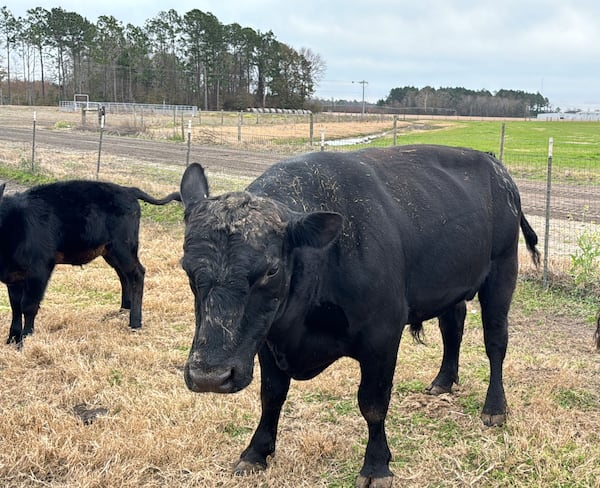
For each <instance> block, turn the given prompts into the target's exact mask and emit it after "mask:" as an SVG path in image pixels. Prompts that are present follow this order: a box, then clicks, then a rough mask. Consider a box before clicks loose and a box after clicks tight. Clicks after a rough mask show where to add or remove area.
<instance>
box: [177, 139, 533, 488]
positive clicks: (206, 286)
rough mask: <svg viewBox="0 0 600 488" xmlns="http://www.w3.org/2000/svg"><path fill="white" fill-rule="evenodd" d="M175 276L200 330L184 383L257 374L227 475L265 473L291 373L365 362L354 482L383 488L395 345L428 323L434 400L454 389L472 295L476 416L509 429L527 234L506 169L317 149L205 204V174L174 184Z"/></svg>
mask: <svg viewBox="0 0 600 488" xmlns="http://www.w3.org/2000/svg"><path fill="white" fill-rule="evenodd" d="M180 191H181V197H182V201H183V203H184V205H185V221H186V232H185V242H184V256H183V259H182V266H183V268H184V269H185V271H186V272H187V274H188V276H189V281H190V285H191V288H192V291H193V293H194V296H195V316H196V330H195V335H194V339H193V343H192V348H191V351H190V355H189V358H188V361H187V363H186V365H185V373H184V376H185V381H186V384H187V386H188V387H189V388H190V389H191V390H192V391H195V392H220V393H233V392H236V391H239V390H241V389H243V388H244V387H246V386H247V385H248V384H249V383H250V382H251V380H252V374H253V365H254V363H253V359H254V356H255V355H256V354H257V353H258V357H259V361H260V366H261V379H262V382H261V398H262V416H261V419H260V423H259V425H258V428H257V430H256V432H255V433H254V436H253V437H252V440H251V441H250V444H249V446H248V447H247V448H246V450H245V451H244V452H243V453H242V454H241V458H240V460H239V461H238V463H237V465H236V467H235V471H236V472H246V471H252V470H254V469H260V468H264V467H265V466H266V463H267V457H268V456H269V455H271V454H272V453H273V452H274V450H275V438H276V434H277V425H278V421H279V416H280V412H281V408H282V405H283V403H284V401H285V398H286V395H287V392H288V389H289V386H290V380H291V378H294V379H299V380H305V379H310V378H312V377H314V376H316V375H317V374H319V373H320V372H321V371H323V370H324V369H325V368H327V367H328V366H329V365H330V364H332V363H333V362H334V361H335V360H336V359H338V358H340V357H341V356H349V357H352V358H354V359H356V360H357V361H358V362H359V364H360V371H361V381H360V386H359V389H358V402H359V406H360V411H361V413H362V415H363V416H364V418H365V420H366V422H367V425H368V434H369V438H368V443H367V448H366V453H365V459H364V465H363V467H362V469H361V471H360V475H359V477H358V481H357V486H371V487H375V486H377V487H380V486H389V485H391V480H392V473H391V472H390V470H389V466H388V465H389V461H390V458H391V454H390V450H389V448H388V445H387V440H386V436H385V430H384V422H385V418H386V413H387V409H388V404H389V401H390V395H391V388H392V378H393V374H394V368H395V365H396V359H397V354H398V347H399V344H400V337H401V335H402V331H403V329H404V326H405V324H410V325H411V328H412V329H413V331H414V332H418V330H419V329H420V327H421V323H422V321H424V320H427V319H431V318H434V317H438V319H439V327H440V329H441V333H442V338H443V344H444V354H443V360H442V364H441V367H440V370H439V373H438V375H437V376H436V377H435V379H434V380H433V382H432V384H431V386H430V387H429V388H428V390H429V391H430V392H431V393H434V394H437V393H441V392H449V391H451V388H452V385H453V383H454V382H457V381H458V362H459V349H460V343H461V340H462V334H463V325H464V319H465V311H466V304H465V301H466V300H471V299H473V298H474V297H475V295H476V294H477V295H478V298H479V302H480V305H481V314H482V322H483V330H484V338H485V347H486V353H487V355H488V358H489V362H490V383H489V388H488V392H487V396H486V399H485V404H484V406H483V411H482V414H481V418H482V420H483V422H484V423H485V424H486V425H499V424H502V423H503V422H504V421H505V417H506V400H505V395H504V387H503V384H502V364H503V360H504V357H505V353H506V348H507V340H508V324H507V315H508V311H509V307H510V303H511V299H512V295H513V291H514V288H515V283H516V278H517V267H518V263H517V244H518V238H519V227H520V228H521V229H522V231H523V234H524V236H525V241H526V244H527V247H528V249H529V251H530V253H531V254H532V257H533V258H534V261H536V263H537V262H539V253H538V251H537V249H536V247H535V246H536V244H537V236H536V234H535V232H534V231H533V229H532V228H531V227H530V225H529V223H528V222H527V220H526V219H525V216H524V215H523V213H522V211H521V203H520V197H519V193H518V190H517V187H516V186H515V184H514V182H513V181H512V179H511V177H510V176H509V174H508V172H507V171H506V169H505V168H504V167H503V166H502V164H501V163H500V162H498V161H497V160H496V159H495V158H494V157H492V156H490V155H489V154H486V153H482V152H478V151H474V150H470V149H462V148H450V147H442V146H404V147H395V148H388V149H367V150H363V151H356V152H352V153H337V154H336V153H323V152H321V153H312V154H308V155H302V156H298V157H294V158H292V159H289V160H287V161H283V162H281V163H278V164H275V165H274V166H272V167H271V168H270V169H268V170H267V171H266V172H265V173H264V174H263V175H262V176H260V177H259V178H257V179H256V180H255V181H254V182H253V183H251V184H250V186H249V187H248V188H247V191H245V192H236V193H227V194H224V195H220V196H217V197H209V196H208V183H207V181H206V178H205V176H204V171H203V169H202V167H201V166H200V165H197V164H194V165H191V166H190V167H189V168H188V169H187V170H186V172H185V174H184V175H183V178H182V182H181V189H180Z"/></svg>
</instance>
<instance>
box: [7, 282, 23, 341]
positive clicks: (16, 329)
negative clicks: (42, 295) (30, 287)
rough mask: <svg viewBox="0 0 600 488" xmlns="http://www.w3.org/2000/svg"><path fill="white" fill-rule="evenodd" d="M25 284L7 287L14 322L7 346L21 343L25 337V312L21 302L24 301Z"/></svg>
mask: <svg viewBox="0 0 600 488" xmlns="http://www.w3.org/2000/svg"><path fill="white" fill-rule="evenodd" d="M23 287H24V285H23V283H17V284H13V285H7V288H8V298H9V300H10V308H11V311H12V320H11V322H10V330H9V331H8V339H7V340H6V343H7V344H11V343H12V342H15V343H17V344H18V343H20V342H21V340H22V338H23V336H22V333H23V312H22V310H21V300H22V299H23Z"/></svg>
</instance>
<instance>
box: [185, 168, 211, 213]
mask: <svg viewBox="0 0 600 488" xmlns="http://www.w3.org/2000/svg"><path fill="white" fill-rule="evenodd" d="M180 193H181V201H182V202H183V206H184V207H189V206H190V205H193V204H195V203H198V202H199V201H201V200H204V199H205V198H207V197H208V181H207V179H206V175H205V174H204V168H203V167H202V166H200V165H199V164H198V163H192V164H190V165H189V166H188V167H187V168H186V169H185V171H184V172H183V176H182V177H181V185H180Z"/></svg>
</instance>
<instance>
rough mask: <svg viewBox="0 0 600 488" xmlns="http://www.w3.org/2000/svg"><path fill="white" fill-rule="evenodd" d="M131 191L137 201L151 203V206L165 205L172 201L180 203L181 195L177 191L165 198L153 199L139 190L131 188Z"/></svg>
mask: <svg viewBox="0 0 600 488" xmlns="http://www.w3.org/2000/svg"><path fill="white" fill-rule="evenodd" d="M131 191H132V192H133V194H134V196H135V197H136V198H137V199H138V200H143V201H144V202H147V203H151V204H152V205H165V204H166V203H169V202H172V201H173V200H175V201H177V202H181V195H180V193H179V192H178V191H175V192H173V193H171V194H169V195H167V196H166V197H165V198H154V197H152V196H150V195H148V194H147V193H146V192H144V191H142V190H140V189H139V188H131Z"/></svg>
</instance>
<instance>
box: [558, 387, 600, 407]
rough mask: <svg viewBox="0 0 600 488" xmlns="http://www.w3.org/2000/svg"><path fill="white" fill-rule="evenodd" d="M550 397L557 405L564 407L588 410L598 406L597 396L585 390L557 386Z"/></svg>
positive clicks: (599, 405)
mask: <svg viewBox="0 0 600 488" xmlns="http://www.w3.org/2000/svg"><path fill="white" fill-rule="evenodd" d="M552 397H553V398H554V401H555V402H556V403H557V404H558V405H559V406H561V407H562V408H566V409H574V410H584V411H588V410H596V409H598V408H599V407H600V404H599V402H598V396H597V395H596V394H594V393H592V392H590V391H586V390H577V389H572V388H563V387H559V388H556V389H555V390H554V391H553V392H552Z"/></svg>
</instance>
